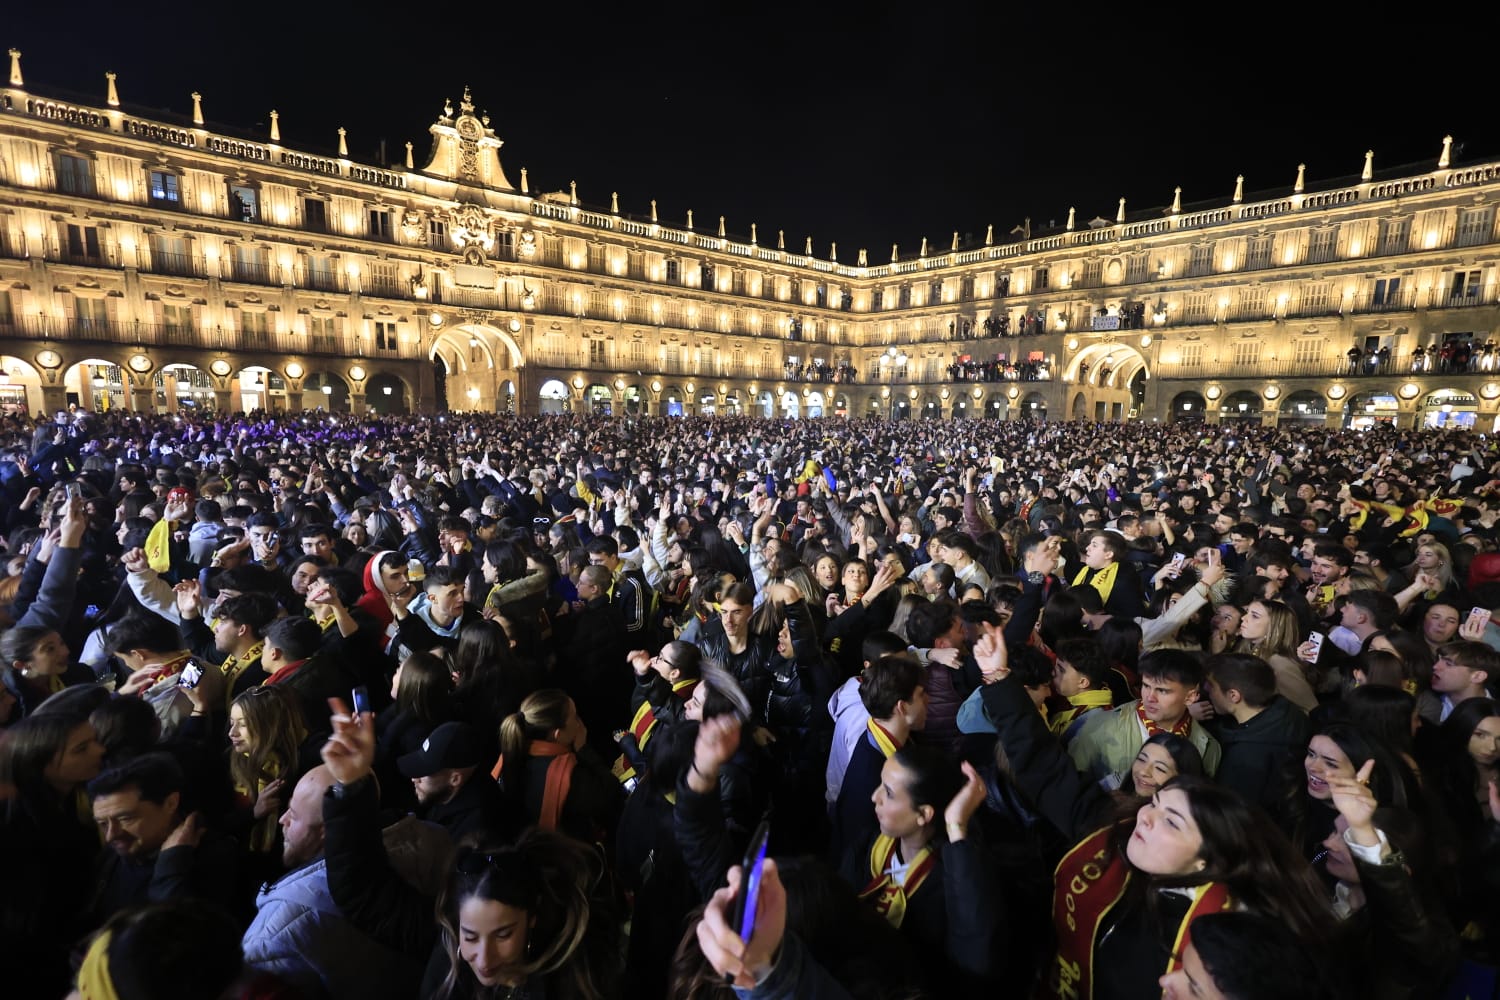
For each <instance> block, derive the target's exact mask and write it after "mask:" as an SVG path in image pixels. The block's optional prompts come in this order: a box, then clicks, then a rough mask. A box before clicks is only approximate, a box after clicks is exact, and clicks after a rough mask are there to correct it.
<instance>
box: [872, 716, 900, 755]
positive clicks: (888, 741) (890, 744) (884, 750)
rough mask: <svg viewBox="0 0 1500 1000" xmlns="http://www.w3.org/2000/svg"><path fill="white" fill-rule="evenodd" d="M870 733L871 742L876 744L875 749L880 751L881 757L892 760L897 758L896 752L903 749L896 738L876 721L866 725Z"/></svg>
mask: <svg viewBox="0 0 1500 1000" xmlns="http://www.w3.org/2000/svg"><path fill="white" fill-rule="evenodd" d="M866 727H867V728H868V729H869V731H870V742H871V743H873V744H875V749H877V750H879V751H880V756H882V757H884V758H885V759H886V760H890V759H891V758H892V757H894V756H896V751H897V750H900V749H901V744H900V743H897V742H896V737H894V736H892V735H891V734H890V733H888V732H886V730H885V727H884V726H882V725H881V724H880V723H878V722H876V721H875V720H874V719H870V720H869V721H868V722H867V723H866Z"/></svg>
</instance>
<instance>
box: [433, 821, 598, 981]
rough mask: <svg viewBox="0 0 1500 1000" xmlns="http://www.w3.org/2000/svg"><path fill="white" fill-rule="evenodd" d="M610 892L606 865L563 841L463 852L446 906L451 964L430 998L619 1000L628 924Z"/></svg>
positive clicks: (540, 835)
mask: <svg viewBox="0 0 1500 1000" xmlns="http://www.w3.org/2000/svg"><path fill="white" fill-rule="evenodd" d="M602 883H603V871H602V868H601V865H600V862H599V858H598V856H597V855H596V854H595V853H594V852H592V851H589V850H588V849H587V848H585V847H584V846H583V845H581V844H579V843H577V842H575V841H572V840H570V839H569V838H567V837H564V836H561V835H559V834H554V833H547V832H545V831H542V830H530V831H528V832H526V833H524V834H522V835H521V838H520V839H519V840H517V841H516V843H515V844H513V845H509V846H492V847H477V848H464V849H460V850H459V852H458V854H457V856H456V857H455V858H454V860H453V871H452V873H451V874H450V875H449V876H448V880H447V883H446V884H445V885H444V887H443V892H442V894H441V895H440V896H439V897H438V926H439V929H440V930H441V936H440V940H439V941H438V944H437V952H438V954H440V955H442V956H444V958H445V959H446V961H444V962H439V961H433V962H430V963H429V964H428V974H427V977H426V978H425V981H424V982H423V984H422V996H425V997H434V998H437V1000H470V998H473V1000H480V998H486V1000H488V998H495V1000H498V998H502V997H517V998H519V997H546V998H548V1000H604V998H608V997H613V996H617V995H618V985H619V984H618V973H619V946H618V937H619V934H618V931H617V930H616V928H617V927H618V921H617V919H616V916H615V915H614V914H612V913H611V912H609V907H608V906H607V905H605V904H604V902H603V901H604V900H607V893H605V892H604V891H603V889H602ZM439 976H440V977H441V978H440V979H439V978H438V977H439Z"/></svg>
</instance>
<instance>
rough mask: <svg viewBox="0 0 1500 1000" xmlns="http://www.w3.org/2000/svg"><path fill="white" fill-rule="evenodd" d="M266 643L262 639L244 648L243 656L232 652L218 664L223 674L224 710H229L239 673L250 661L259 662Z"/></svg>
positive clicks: (243, 670) (242, 671)
mask: <svg viewBox="0 0 1500 1000" xmlns="http://www.w3.org/2000/svg"><path fill="white" fill-rule="evenodd" d="M265 649H266V643H265V640H264V639H262V640H261V641H260V642H257V643H256V644H255V645H253V646H251V647H250V648H249V649H247V650H245V655H244V656H235V655H234V654H233V653H231V654H230V655H228V656H226V657H225V658H224V662H223V663H221V664H219V670H221V671H222V672H223V674H224V711H226V712H227V711H229V703H230V702H232V701H234V682H235V681H237V680H239V677H240V674H242V673H244V672H245V668H246V667H248V666H250V664H252V663H259V662H260V654H261V653H263V652H265Z"/></svg>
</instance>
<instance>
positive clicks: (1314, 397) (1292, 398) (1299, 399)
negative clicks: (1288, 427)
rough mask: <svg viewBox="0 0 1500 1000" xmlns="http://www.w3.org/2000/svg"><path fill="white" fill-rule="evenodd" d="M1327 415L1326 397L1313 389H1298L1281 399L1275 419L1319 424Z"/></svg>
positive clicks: (1283, 421) (1282, 421)
mask: <svg viewBox="0 0 1500 1000" xmlns="http://www.w3.org/2000/svg"><path fill="white" fill-rule="evenodd" d="M1327 416H1328V397H1326V396H1324V395H1323V394H1322V393H1321V392H1318V391H1316V390H1314V389H1298V390H1297V391H1296V392H1293V393H1288V394H1287V397H1286V399H1283V400H1282V401H1281V407H1280V408H1279V410H1278V413H1277V421H1278V422H1280V423H1294V424H1296V423H1304V424H1307V425H1309V426H1320V425H1321V424H1322V423H1323V421H1324V420H1325V419H1326V418H1327Z"/></svg>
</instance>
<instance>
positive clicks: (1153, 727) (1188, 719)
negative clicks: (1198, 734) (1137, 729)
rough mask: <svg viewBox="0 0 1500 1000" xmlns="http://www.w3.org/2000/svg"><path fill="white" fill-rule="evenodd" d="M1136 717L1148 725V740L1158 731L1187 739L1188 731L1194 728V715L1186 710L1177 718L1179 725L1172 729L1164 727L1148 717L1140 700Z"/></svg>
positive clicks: (1136, 708)
mask: <svg viewBox="0 0 1500 1000" xmlns="http://www.w3.org/2000/svg"><path fill="white" fill-rule="evenodd" d="M1135 717H1136V718H1137V719H1140V720H1141V725H1143V726H1145V727H1146V739H1148V740H1149V739H1150V738H1151V737H1153V736H1155V735H1156V734H1157V733H1166V732H1170V733H1171V734H1172V735H1173V736H1181V737H1182V738H1183V739H1187V734H1188V731H1189V730H1191V729H1192V728H1193V717H1192V715H1190V714H1188V713H1186V712H1184V713H1183V714H1182V718H1181V719H1179V720H1177V725H1175V726H1173V727H1172V728H1171V729H1170V730H1167V729H1163V728H1162V727H1161V726H1158V725H1157V724H1156V723H1154V722H1152V721H1151V720H1150V719H1148V718H1146V710H1145V709H1144V708H1142V707H1141V703H1140V702H1139V701H1137V702H1136V703H1135Z"/></svg>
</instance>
